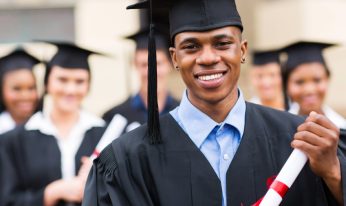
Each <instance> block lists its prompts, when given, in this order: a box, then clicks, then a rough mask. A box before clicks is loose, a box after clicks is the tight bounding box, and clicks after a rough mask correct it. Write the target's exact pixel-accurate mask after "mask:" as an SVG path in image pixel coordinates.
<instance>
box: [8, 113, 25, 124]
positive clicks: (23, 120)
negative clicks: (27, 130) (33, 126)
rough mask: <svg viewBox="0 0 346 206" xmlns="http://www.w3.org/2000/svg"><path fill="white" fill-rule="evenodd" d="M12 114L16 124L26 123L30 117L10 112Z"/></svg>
mask: <svg viewBox="0 0 346 206" xmlns="http://www.w3.org/2000/svg"><path fill="white" fill-rule="evenodd" d="M10 116H11V118H12V119H13V121H14V122H15V123H16V125H20V124H24V123H25V122H26V120H28V118H24V117H15V116H12V115H11V114H10Z"/></svg>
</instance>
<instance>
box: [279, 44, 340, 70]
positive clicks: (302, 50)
mask: <svg viewBox="0 0 346 206" xmlns="http://www.w3.org/2000/svg"><path fill="white" fill-rule="evenodd" d="M334 45H335V44H331V43H321V42H297V43H294V44H291V45H289V46H287V47H285V48H284V49H283V51H284V52H286V54H287V61H286V63H285V68H286V69H293V68H296V67H297V66H299V65H301V64H304V63H312V62H318V63H321V64H323V65H325V60H324V58H323V54H322V51H323V49H325V48H327V47H330V46H334Z"/></svg>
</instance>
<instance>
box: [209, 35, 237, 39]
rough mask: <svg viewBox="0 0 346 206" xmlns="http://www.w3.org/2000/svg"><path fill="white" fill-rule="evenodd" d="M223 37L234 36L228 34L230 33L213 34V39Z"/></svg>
mask: <svg viewBox="0 0 346 206" xmlns="http://www.w3.org/2000/svg"><path fill="white" fill-rule="evenodd" d="M223 38H229V39H234V36H232V35H228V34H218V35H216V36H213V39H223Z"/></svg>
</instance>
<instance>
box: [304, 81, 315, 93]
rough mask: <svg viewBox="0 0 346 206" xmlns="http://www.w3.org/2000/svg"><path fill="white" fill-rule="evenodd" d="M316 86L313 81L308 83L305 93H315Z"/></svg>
mask: <svg viewBox="0 0 346 206" xmlns="http://www.w3.org/2000/svg"><path fill="white" fill-rule="evenodd" d="M315 89H316V86H315V85H314V84H313V83H308V84H306V85H305V87H304V92H305V94H313V93H315Z"/></svg>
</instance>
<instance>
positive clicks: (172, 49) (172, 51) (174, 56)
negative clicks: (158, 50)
mask: <svg viewBox="0 0 346 206" xmlns="http://www.w3.org/2000/svg"><path fill="white" fill-rule="evenodd" d="M169 54H170V55H171V59H172V63H173V66H174V68H177V67H178V61H177V52H176V48H175V47H170V48H169Z"/></svg>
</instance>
